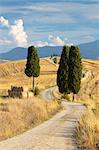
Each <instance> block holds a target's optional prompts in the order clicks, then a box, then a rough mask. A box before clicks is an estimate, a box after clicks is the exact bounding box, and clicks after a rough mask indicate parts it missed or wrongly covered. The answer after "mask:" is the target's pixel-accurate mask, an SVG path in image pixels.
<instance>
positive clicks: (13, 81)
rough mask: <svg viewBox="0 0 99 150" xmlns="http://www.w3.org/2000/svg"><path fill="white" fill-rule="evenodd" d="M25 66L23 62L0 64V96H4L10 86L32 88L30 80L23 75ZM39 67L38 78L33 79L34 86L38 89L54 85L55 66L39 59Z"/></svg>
mask: <svg viewBox="0 0 99 150" xmlns="http://www.w3.org/2000/svg"><path fill="white" fill-rule="evenodd" d="M25 64H26V61H25V60H20V61H9V62H5V63H1V64H0V95H5V94H6V93H7V90H8V89H9V88H10V87H11V85H13V86H23V87H28V88H32V78H29V77H27V76H26V75H25V74H24V70H25ZM40 67H41V74H40V76H39V77H38V78H35V82H36V84H35V85H36V86H38V87H39V89H45V88H48V87H49V86H53V85H56V73H55V71H57V67H56V65H54V64H53V63H51V62H49V61H48V60H47V59H41V60H40Z"/></svg>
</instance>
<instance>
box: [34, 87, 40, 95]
mask: <svg viewBox="0 0 99 150" xmlns="http://www.w3.org/2000/svg"><path fill="white" fill-rule="evenodd" d="M39 93H40V90H39V88H38V87H37V86H36V87H35V89H34V95H35V96H36V95H39Z"/></svg>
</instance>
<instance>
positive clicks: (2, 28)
mask: <svg viewBox="0 0 99 150" xmlns="http://www.w3.org/2000/svg"><path fill="white" fill-rule="evenodd" d="M97 39H99V0H45V1H43V0H0V52H5V51H8V50H10V49H12V48H14V47H17V46H23V47H28V46H30V45H35V46H44V45H54V46H55V45H64V44H65V43H66V44H68V45H70V44H72V43H73V44H79V43H85V42H90V41H94V40H97Z"/></svg>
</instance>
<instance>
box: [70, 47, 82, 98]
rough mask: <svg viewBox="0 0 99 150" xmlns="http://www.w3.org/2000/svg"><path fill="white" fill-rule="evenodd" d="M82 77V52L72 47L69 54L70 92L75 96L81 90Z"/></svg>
mask: <svg viewBox="0 0 99 150" xmlns="http://www.w3.org/2000/svg"><path fill="white" fill-rule="evenodd" d="M81 75H82V63H81V56H80V50H79V48H78V47H77V46H71V47H70V52H69V80H68V84H69V90H70V91H71V92H72V93H73V100H74V94H77V93H78V92H79V90H80V83H81Z"/></svg>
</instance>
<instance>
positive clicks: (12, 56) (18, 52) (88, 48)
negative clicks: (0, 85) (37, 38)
mask: <svg viewBox="0 0 99 150" xmlns="http://www.w3.org/2000/svg"><path fill="white" fill-rule="evenodd" d="M78 47H79V48H80V51H81V55H82V57H83V58H87V59H99V40H96V41H93V42H90V43H84V44H80V45H78ZM37 50H38V53H39V56H40V58H44V57H48V56H51V55H53V54H56V55H60V54H61V51H62V46H44V47H39V48H37ZM26 57H27V48H23V47H16V48H14V49H12V50H11V51H9V52H6V53H1V54H0V59H5V60H20V59H26Z"/></svg>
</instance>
